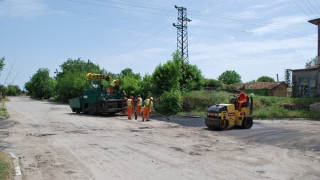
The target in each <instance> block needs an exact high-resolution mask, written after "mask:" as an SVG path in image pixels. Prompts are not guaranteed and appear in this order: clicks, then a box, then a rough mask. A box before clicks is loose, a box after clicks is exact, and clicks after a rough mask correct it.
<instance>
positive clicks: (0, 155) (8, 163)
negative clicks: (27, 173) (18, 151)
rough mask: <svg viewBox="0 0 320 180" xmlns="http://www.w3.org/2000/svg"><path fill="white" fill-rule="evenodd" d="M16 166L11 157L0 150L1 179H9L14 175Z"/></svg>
mask: <svg viewBox="0 0 320 180" xmlns="http://www.w3.org/2000/svg"><path fill="white" fill-rule="evenodd" d="M14 173H15V172H14V168H13V163H12V159H11V157H10V156H9V155H8V154H6V153H4V152H1V151H0V179H3V180H9V179H12V178H11V177H13V176H14Z"/></svg>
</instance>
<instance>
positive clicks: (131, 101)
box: [127, 96, 134, 120]
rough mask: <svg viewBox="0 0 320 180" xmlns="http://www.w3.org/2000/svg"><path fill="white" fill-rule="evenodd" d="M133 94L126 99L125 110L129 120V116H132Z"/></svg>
mask: <svg viewBox="0 0 320 180" xmlns="http://www.w3.org/2000/svg"><path fill="white" fill-rule="evenodd" d="M133 98H134V97H133V96H130V98H129V99H127V112H128V119H130V120H131V116H132V107H133V106H134V102H133Z"/></svg>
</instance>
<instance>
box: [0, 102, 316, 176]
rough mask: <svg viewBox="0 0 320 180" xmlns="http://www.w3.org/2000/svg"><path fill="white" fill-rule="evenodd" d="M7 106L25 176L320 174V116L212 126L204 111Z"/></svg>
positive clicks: (6, 135)
mask: <svg viewBox="0 0 320 180" xmlns="http://www.w3.org/2000/svg"><path fill="white" fill-rule="evenodd" d="M6 106H7V109H8V111H9V114H10V118H9V119H8V120H0V127H1V129H0V148H1V149H4V151H6V152H10V153H13V154H15V155H16V156H17V157H19V161H20V165H21V171H22V179H57V180H58V179H59V180H60V179H139V180H141V179H197V180H198V179H315V180H319V179H320V128H319V127H320V122H319V121H308V120H255V121H254V126H253V127H252V129H249V130H243V129H232V130H228V131H211V130H208V129H207V128H206V127H205V125H204V118H184V117H182V118H176V117H170V120H169V121H168V120H166V119H165V118H162V117H152V118H151V121H149V122H142V121H141V118H138V120H128V119H127V117H126V116H115V117H111V116H108V115H102V116H88V115H84V114H75V113H71V110H70V108H69V106H68V105H65V104H63V105H62V104H56V103H50V102H40V101H36V100H32V99H30V98H28V97H12V98H10V101H9V102H7V103H6Z"/></svg>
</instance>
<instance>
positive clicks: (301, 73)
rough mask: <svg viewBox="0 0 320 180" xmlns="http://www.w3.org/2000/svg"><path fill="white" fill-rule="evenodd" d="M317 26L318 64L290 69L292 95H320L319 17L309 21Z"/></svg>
mask: <svg viewBox="0 0 320 180" xmlns="http://www.w3.org/2000/svg"><path fill="white" fill-rule="evenodd" d="M309 22H310V23H312V24H314V25H317V26H318V53H317V55H318V65H315V66H313V67H311V68H307V69H295V70H292V96H293V97H315V96H320V67H319V61H320V18H318V19H313V20H310V21H309Z"/></svg>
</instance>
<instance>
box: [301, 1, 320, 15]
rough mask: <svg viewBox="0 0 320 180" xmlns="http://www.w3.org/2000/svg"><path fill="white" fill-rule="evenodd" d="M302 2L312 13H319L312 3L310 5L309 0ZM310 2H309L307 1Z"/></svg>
mask: <svg viewBox="0 0 320 180" xmlns="http://www.w3.org/2000/svg"><path fill="white" fill-rule="evenodd" d="M301 2H302V3H303V4H304V5H305V7H306V8H307V9H308V10H309V11H310V12H311V13H312V14H317V12H316V11H314V9H313V7H312V5H311V6H309V5H310V2H309V1H304V0H301ZM307 2H308V3H307Z"/></svg>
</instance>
